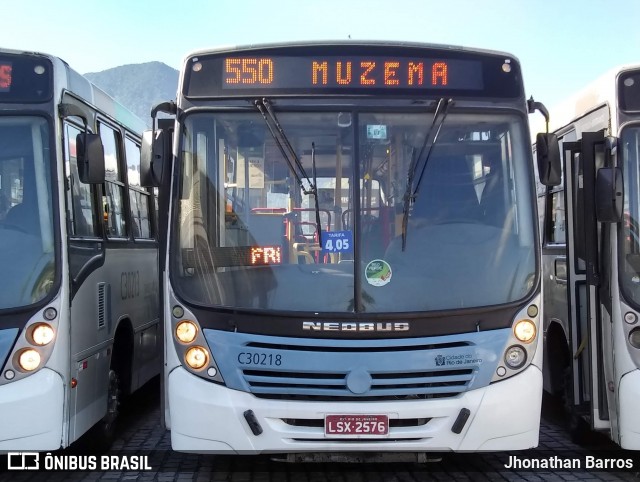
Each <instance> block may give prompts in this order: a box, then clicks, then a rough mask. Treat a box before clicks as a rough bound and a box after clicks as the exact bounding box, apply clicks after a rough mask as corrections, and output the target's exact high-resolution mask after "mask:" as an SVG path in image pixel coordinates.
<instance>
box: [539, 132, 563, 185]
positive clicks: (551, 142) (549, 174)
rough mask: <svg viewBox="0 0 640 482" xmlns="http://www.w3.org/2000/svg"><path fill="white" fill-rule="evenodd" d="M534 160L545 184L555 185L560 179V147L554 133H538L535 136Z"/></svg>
mask: <svg viewBox="0 0 640 482" xmlns="http://www.w3.org/2000/svg"><path fill="white" fill-rule="evenodd" d="M536 158H537V159H536V160H537V161H538V175H539V176H540V182H541V183H542V184H544V185H545V186H557V185H559V184H560V181H561V180H562V176H561V172H562V165H561V163H560V147H559V146H558V137H557V136H556V135H555V134H548V133H547V134H542V133H540V134H538V135H537V136H536Z"/></svg>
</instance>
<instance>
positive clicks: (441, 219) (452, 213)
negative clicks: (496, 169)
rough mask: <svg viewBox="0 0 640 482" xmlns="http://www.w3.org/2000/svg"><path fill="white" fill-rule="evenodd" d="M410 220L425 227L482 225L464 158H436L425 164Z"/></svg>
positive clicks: (479, 209)
mask: <svg viewBox="0 0 640 482" xmlns="http://www.w3.org/2000/svg"><path fill="white" fill-rule="evenodd" d="M423 182H424V184H423V186H421V188H420V192H419V195H418V196H417V199H416V203H415V205H414V207H413V213H412V217H413V218H414V219H422V220H424V221H426V222H427V224H439V223H447V222H456V221H463V222H465V221H466V222H469V221H471V222H474V221H475V222H481V221H482V209H481V207H480V203H479V202H478V195H477V194H476V190H475V187H474V185H473V178H472V176H471V168H470V166H469V165H468V163H467V161H466V159H465V158H464V157H437V158H432V159H431V160H430V161H429V164H427V168H426V171H425V177H424V181H423Z"/></svg>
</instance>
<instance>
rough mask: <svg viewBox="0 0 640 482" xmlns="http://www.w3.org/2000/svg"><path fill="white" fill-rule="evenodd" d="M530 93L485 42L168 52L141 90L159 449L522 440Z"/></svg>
mask: <svg viewBox="0 0 640 482" xmlns="http://www.w3.org/2000/svg"><path fill="white" fill-rule="evenodd" d="M536 106H538V104H537V103H533V102H529V103H527V101H526V100H525V95H524V88H523V84H522V74H521V71H520V66H519V63H518V61H517V59H515V58H514V57H513V56H511V55H509V54H504V53H498V52H488V51H480V50H474V49H465V48H459V47H442V46H434V45H425V44H407V43H384V42H336V43H307V44H305V43H303V44H286V45H262V46H251V47H246V48H242V47H239V48H227V49H219V50H206V51H199V52H195V53H193V54H191V55H189V56H187V57H186V60H185V62H184V66H183V69H182V74H181V78H180V84H179V87H178V99H177V103H172V102H168V103H164V104H160V105H158V106H157V107H156V108H155V109H154V111H153V114H156V113H157V112H160V111H163V112H166V113H169V114H172V115H174V116H175V122H171V121H168V120H167V119H160V121H159V122H158V126H157V128H154V130H153V132H151V131H150V132H149V133H148V136H146V137H145V138H144V139H146V140H147V142H143V170H142V177H143V183H148V184H149V185H160V211H161V212H162V213H163V216H161V217H162V218H164V217H165V216H166V218H167V220H168V222H167V226H166V230H165V229H163V230H162V233H163V236H162V237H163V238H164V234H165V233H166V235H167V236H166V239H163V241H162V242H163V243H164V242H166V248H165V249H162V251H161V252H162V254H161V258H162V264H163V269H162V271H163V275H162V278H163V280H164V281H163V285H164V286H163V297H164V311H163V317H164V326H165V373H164V389H163V409H164V419H165V423H166V426H167V427H168V428H169V429H170V430H171V443H172V447H173V448H174V449H175V450H180V451H194V452H213V453H239V454H256V453H273V454H285V455H284V456H285V458H288V459H294V460H319V459H321V458H322V457H326V458H328V459H331V458H332V457H333V456H335V455H336V454H340V457H348V454H349V453H354V452H358V453H359V454H362V453H368V454H369V455H371V456H372V457H377V456H378V455H376V454H380V453H384V454H390V453H398V452H403V453H404V455H405V456H407V455H408V456H410V457H414V454H422V455H421V456H420V457H422V456H423V454H425V453H428V452H434V451H452V450H453V451H478V450H516V449H526V448H530V447H535V446H536V445H537V443H538V433H539V423H540V407H541V398H542V373H541V356H542V352H541V340H540V338H539V333H540V319H541V318H540V306H541V298H540V277H539V266H540V257H539V244H538V233H537V230H536V225H537V223H536V219H537V218H536V206H535V187H534V186H535V184H534V179H533V172H534V170H533V160H532V156H531V152H530V149H529V138H530V137H529V136H530V133H529V127H528V117H527V115H528V113H529V112H530V110H531V109H532V108H534V107H536ZM154 122H155V121H154ZM172 133H173V134H172ZM360 456H361V455H360ZM420 457H418V458H417V459H418V460H421V458H420ZM341 460H342V459H341Z"/></svg>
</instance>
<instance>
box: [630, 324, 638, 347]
mask: <svg viewBox="0 0 640 482" xmlns="http://www.w3.org/2000/svg"><path fill="white" fill-rule="evenodd" d="M629 343H631V346H632V347H634V348H640V328H634V329H633V330H631V332H630V333H629Z"/></svg>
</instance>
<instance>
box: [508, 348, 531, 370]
mask: <svg viewBox="0 0 640 482" xmlns="http://www.w3.org/2000/svg"><path fill="white" fill-rule="evenodd" d="M526 361H527V352H526V351H525V349H524V348H522V347H521V346H518V345H514V346H512V347H509V349H508V350H507V352H506V353H505V355H504V362H505V363H506V364H507V366H508V367H509V368H512V369H513V370H517V369H518V368H521V367H522V366H523V365H524V364H525V362H526Z"/></svg>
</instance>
